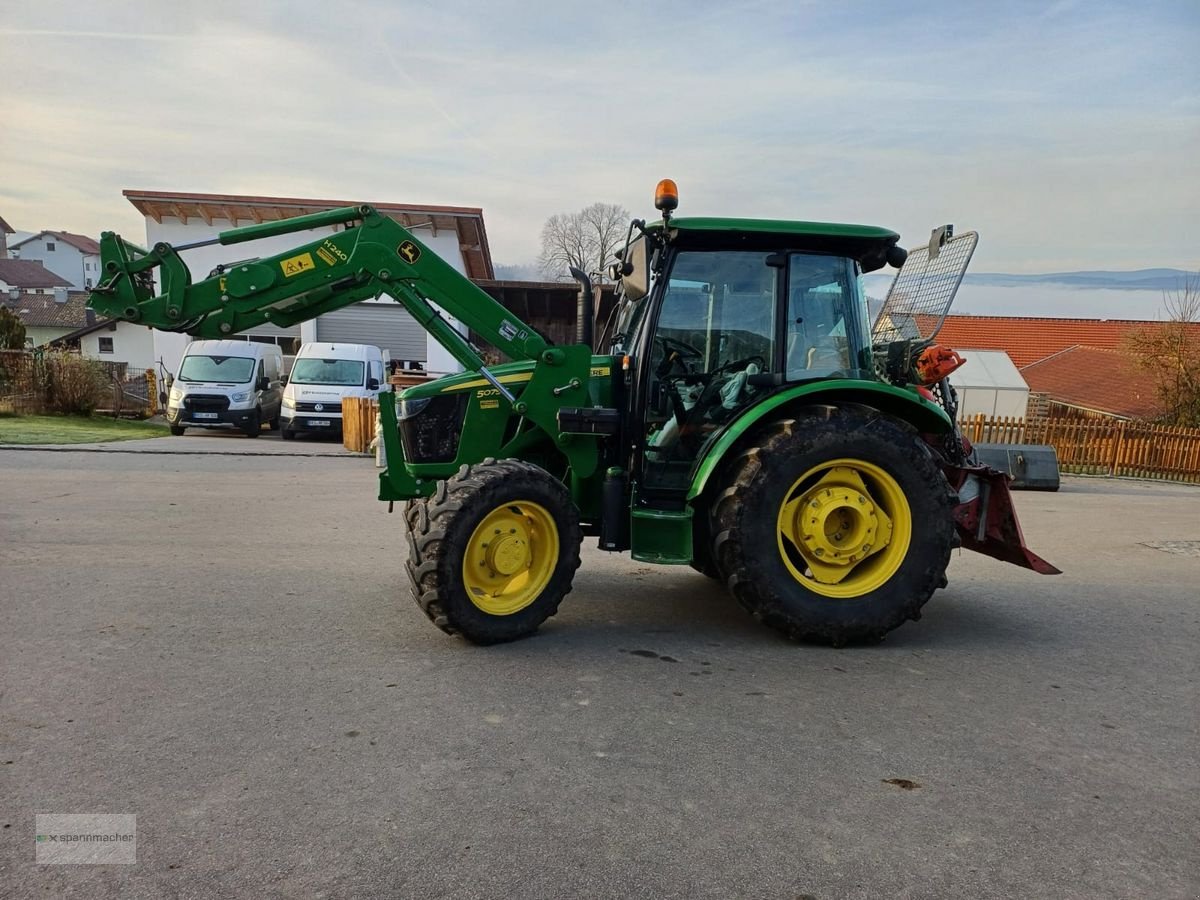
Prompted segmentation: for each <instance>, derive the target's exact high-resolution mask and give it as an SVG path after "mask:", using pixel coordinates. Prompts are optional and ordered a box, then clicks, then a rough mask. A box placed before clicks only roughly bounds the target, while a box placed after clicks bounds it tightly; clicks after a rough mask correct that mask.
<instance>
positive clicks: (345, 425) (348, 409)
mask: <svg viewBox="0 0 1200 900" xmlns="http://www.w3.org/2000/svg"><path fill="white" fill-rule="evenodd" d="M378 415H379V401H377V400H376V399H375V398H373V397H344V398H342V446H343V447H345V448H346V449H347V450H350V451H352V452H354V453H370V452H371V442H372V441H373V440H375V421H376V417H377V416H378Z"/></svg>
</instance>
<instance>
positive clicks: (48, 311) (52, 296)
mask: <svg viewBox="0 0 1200 900" xmlns="http://www.w3.org/2000/svg"><path fill="white" fill-rule="evenodd" d="M2 262H15V260H0V263H2ZM87 299H88V293H87V291H68V290H67V289H66V288H61V287H60V288H58V289H57V290H55V291H52V292H51V293H49V294H42V293H35V292H33V291H15V290H13V291H5V292H3V293H0V306H3V307H5V308H6V309H8V311H9V312H11V313H12V314H13V315H15V316H16V317H17V318H18V319H20V320H21V323H22V324H23V325H24V326H25V339H26V340H27V341H30V342H32V343H33V345H34V346H35V347H41V346H44V345H46V344H49V343H50V342H51V341H53V340H55V339H56V338H60V337H62V336H63V335H65V334H69V333H71V332H72V331H75V330H76V329H78V328H82V327H83V326H85V325H88V324H90V323H92V322H94V321H95V320H96V316H95V313H93V312H92V311H91V310H90V309H88V306H87Z"/></svg>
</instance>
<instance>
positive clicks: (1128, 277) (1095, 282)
mask: <svg viewBox="0 0 1200 900" xmlns="http://www.w3.org/2000/svg"><path fill="white" fill-rule="evenodd" d="M1188 277H1193V278H1194V277H1195V273H1193V272H1187V271H1184V270H1183V269H1136V270H1134V271H1132V272H1100V271H1093V272H1052V273H1050V274H1047V275H1007V274H1004V273H1000V272H981V273H968V275H967V277H966V278H965V279H964V282H965V283H967V284H975V285H987V286H990V287H1028V286H1030V285H1039V284H1058V285H1064V286H1066V287H1076V288H1095V289H1101V290H1102V289H1105V288H1107V289H1111V290H1120V291H1173V290H1175V289H1176V288H1178V287H1182V286H1183V283H1184V281H1185V280H1186V279H1187V278H1188Z"/></svg>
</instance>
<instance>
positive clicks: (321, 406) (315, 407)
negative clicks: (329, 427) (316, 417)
mask: <svg viewBox="0 0 1200 900" xmlns="http://www.w3.org/2000/svg"><path fill="white" fill-rule="evenodd" d="M324 410H325V404H324V403H314V404H313V412H324Z"/></svg>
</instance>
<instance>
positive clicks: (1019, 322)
mask: <svg viewBox="0 0 1200 900" xmlns="http://www.w3.org/2000/svg"><path fill="white" fill-rule="evenodd" d="M1153 325H1154V322H1148V321H1145V320H1142V319H1051V318H1039V317H1036V316H947V317H946V322H945V324H944V325H943V326H942V330H941V332H939V333H938V337H937V339H938V343H940V344H944V345H946V346H947V347H953V348H954V349H956V350H1003V351H1005V352H1006V353H1007V354H1008V355H1009V357H1011V358H1012V361H1013V362H1014V363H1016V365H1017V368H1019V369H1024V368H1025V366H1028V365H1030V364H1032V363H1035V362H1037V361H1038V360H1040V359H1045V358H1046V357H1048V356H1053V355H1054V354H1055V353H1061V352H1062V351H1063V350H1068V349H1070V348H1071V347H1095V348H1098V349H1101V350H1119V349H1121V348H1122V347H1123V346H1124V345H1125V341H1126V340H1127V339H1128V337H1129V335H1130V334H1131V333H1132V332H1134V331H1137V330H1138V329H1141V328H1146V327H1147V326H1153ZM1195 328H1196V334H1197V336H1198V337H1200V322H1197V323H1195Z"/></svg>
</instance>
